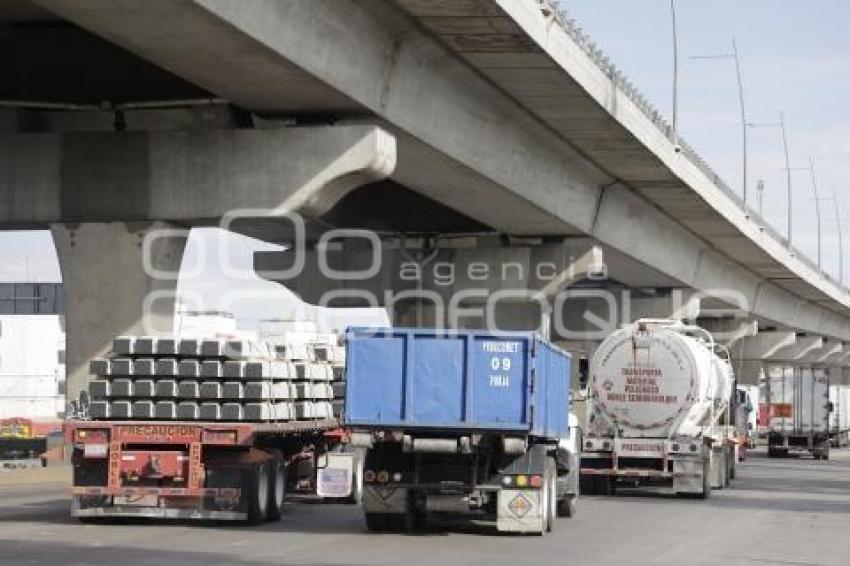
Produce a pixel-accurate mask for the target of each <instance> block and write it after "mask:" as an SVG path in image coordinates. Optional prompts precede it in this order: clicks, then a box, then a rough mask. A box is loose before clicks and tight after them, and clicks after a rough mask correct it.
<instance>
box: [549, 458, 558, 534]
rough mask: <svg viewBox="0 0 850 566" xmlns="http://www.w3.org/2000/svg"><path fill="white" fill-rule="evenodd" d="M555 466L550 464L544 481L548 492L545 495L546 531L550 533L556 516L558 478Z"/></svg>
mask: <svg viewBox="0 0 850 566" xmlns="http://www.w3.org/2000/svg"><path fill="white" fill-rule="evenodd" d="M554 468H555V467H554V466H552V469H551V470H550V472H549V474H548V476H549V479H548V480H547V482H546V485H547V491H548V494H547V496H546V532H547V533H551V532H552V530H553V529H554V528H555V520H556V519H557V517H558V488H557V486H556V484H557V482H558V480H557V477H556V473H555V469H554Z"/></svg>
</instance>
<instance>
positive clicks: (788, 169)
mask: <svg viewBox="0 0 850 566" xmlns="http://www.w3.org/2000/svg"><path fill="white" fill-rule="evenodd" d="M747 126H749V127H750V128H779V129H780V130H781V131H782V148H783V149H784V151H785V182H786V185H787V189H788V247H789V248H790V247H791V216H792V206H791V194H792V193H791V156H790V155H789V154H788V134H787V132H786V130H785V113H783V112H780V113H779V122H776V123H763V124H754V123H747Z"/></svg>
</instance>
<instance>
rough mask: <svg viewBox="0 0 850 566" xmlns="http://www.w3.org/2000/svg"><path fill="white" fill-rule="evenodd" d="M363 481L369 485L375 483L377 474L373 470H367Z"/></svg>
mask: <svg viewBox="0 0 850 566" xmlns="http://www.w3.org/2000/svg"><path fill="white" fill-rule="evenodd" d="M363 481H365V482H367V483H372V482H373V481H375V472H374V471H373V470H366V471H365V472H363Z"/></svg>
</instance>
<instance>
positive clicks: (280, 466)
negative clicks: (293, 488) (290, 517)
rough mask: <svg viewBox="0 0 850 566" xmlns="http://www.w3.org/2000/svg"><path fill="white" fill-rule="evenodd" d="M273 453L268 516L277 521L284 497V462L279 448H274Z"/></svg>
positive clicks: (281, 511)
mask: <svg viewBox="0 0 850 566" xmlns="http://www.w3.org/2000/svg"><path fill="white" fill-rule="evenodd" d="M273 454H274V458H273V459H272V462H271V473H270V474H269V475H270V478H269V479H270V485H269V505H268V509H269V510H268V518H269V520H271V521H279V520H280V517H281V515H283V502H284V500H285V499H286V462H285V461H284V459H283V454H282V453H281V452H280V450H275V451H274V452H273Z"/></svg>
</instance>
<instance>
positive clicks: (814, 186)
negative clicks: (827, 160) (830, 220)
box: [809, 157, 821, 271]
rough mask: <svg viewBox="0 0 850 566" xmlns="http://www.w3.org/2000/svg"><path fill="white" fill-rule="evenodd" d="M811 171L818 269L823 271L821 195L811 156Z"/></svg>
mask: <svg viewBox="0 0 850 566" xmlns="http://www.w3.org/2000/svg"><path fill="white" fill-rule="evenodd" d="M809 172H810V173H811V174H812V189H814V191H815V214H817V217H818V271H821V253H820V252H821V246H820V243H821V222H820V196H819V195H818V179H817V175H816V174H815V162H814V160H812V158H811V157H809Z"/></svg>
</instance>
